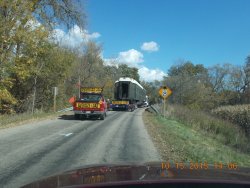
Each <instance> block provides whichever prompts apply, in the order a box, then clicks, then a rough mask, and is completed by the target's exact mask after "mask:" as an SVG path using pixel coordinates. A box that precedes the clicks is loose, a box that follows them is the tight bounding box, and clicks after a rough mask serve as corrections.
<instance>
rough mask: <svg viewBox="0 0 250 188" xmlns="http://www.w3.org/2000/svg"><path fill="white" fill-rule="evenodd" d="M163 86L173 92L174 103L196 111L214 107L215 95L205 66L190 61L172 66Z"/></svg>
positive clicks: (172, 99)
mask: <svg viewBox="0 0 250 188" xmlns="http://www.w3.org/2000/svg"><path fill="white" fill-rule="evenodd" d="M163 85H167V86H168V87H170V88H171V89H172V90H173V94H172V96H171V98H170V101H171V102H172V103H177V104H182V105H186V106H188V107H190V108H195V109H210V108H212V107H213V102H212V101H213V95H212V89H211V87H210V85H211V84H210V83H209V80H208V70H207V69H206V68H205V67H204V66H203V65H200V64H198V65H194V64H193V63H191V62H190V61H187V62H185V61H184V62H181V63H180V64H179V65H176V66H172V67H171V68H170V70H169V72H168V76H167V77H164V80H163Z"/></svg>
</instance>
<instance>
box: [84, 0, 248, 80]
mask: <svg viewBox="0 0 250 188" xmlns="http://www.w3.org/2000/svg"><path fill="white" fill-rule="evenodd" d="M84 3H85V12H86V14H87V22H88V23H87V28H86V32H88V35H89V36H90V38H91V37H92V38H93V39H94V40H96V41H97V42H98V43H100V44H102V46H103V58H104V59H105V60H106V61H107V62H108V60H110V59H112V60H117V61H118V62H120V63H121V62H122V61H124V62H126V63H127V64H129V65H130V66H136V67H138V68H139V70H141V71H140V75H141V76H142V77H143V78H144V79H146V80H150V79H153V78H156V79H160V77H161V76H162V75H163V74H164V73H167V70H168V69H169V68H170V67H171V66H172V65H174V64H176V63H177V62H178V61H179V60H190V61H192V62H193V63H194V64H203V65H204V66H206V67H209V66H212V65H215V64H223V63H232V64H235V65H243V64H244V62H245V58H246V56H247V55H250V1H249V0H85V1H84ZM143 44H144V48H142V45H143ZM145 77H150V79H147V78H145Z"/></svg>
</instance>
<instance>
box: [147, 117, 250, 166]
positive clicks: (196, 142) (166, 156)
mask: <svg viewBox="0 0 250 188" xmlns="http://www.w3.org/2000/svg"><path fill="white" fill-rule="evenodd" d="M146 113H147V112H146ZM144 119H146V120H147V122H150V123H151V126H152V127H153V129H154V133H153V131H149V134H150V135H151V136H153V137H154V138H156V139H160V140H161V142H160V144H159V142H158V144H157V147H158V150H160V153H161V155H162V158H163V160H174V161H182V162H189V161H197V162H205V161H206V162H208V163H211V164H214V163H215V162H217V163H218V162H223V163H224V164H227V163H229V162H236V163H237V165H239V166H250V155H249V154H247V153H243V152H239V151H237V150H236V149H235V148H234V147H231V146H227V145H225V144H222V143H221V142H220V141H219V140H218V139H216V138H212V137H210V136H206V135H205V134H203V133H202V132H200V131H199V130H195V129H193V128H191V127H190V126H187V125H185V124H183V123H180V122H178V121H175V120H170V119H164V118H163V117H161V116H154V115H150V114H149V113H147V114H146V117H145V116H144ZM146 124H147V123H146ZM147 127H148V125H147ZM152 134H154V135H152ZM156 135H158V136H156ZM159 135H160V136H159ZM162 143H164V144H162ZM163 151H166V153H164V152H163Z"/></svg>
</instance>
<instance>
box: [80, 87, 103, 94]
mask: <svg viewBox="0 0 250 188" xmlns="http://www.w3.org/2000/svg"><path fill="white" fill-rule="evenodd" d="M101 92H102V88H101V87H82V88H81V93H101Z"/></svg>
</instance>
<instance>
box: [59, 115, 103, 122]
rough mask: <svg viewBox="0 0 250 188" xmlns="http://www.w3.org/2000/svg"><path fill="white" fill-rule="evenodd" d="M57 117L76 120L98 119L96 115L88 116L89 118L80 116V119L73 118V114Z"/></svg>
mask: <svg viewBox="0 0 250 188" xmlns="http://www.w3.org/2000/svg"><path fill="white" fill-rule="evenodd" d="M58 119H62V120H78V121H84V120H91V121H97V120H99V119H98V118H96V117H89V118H86V117H85V118H83V117H81V118H80V119H75V116H74V114H71V115H65V114H64V115H61V116H59V117H58Z"/></svg>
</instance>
